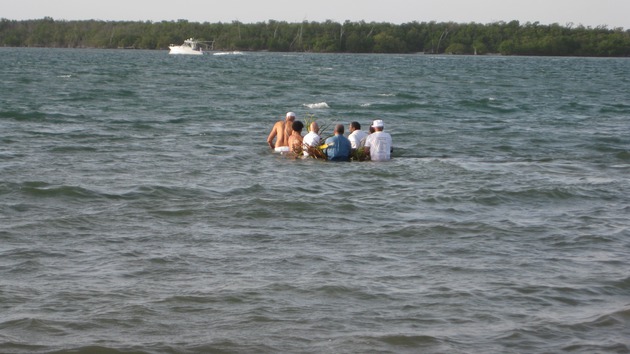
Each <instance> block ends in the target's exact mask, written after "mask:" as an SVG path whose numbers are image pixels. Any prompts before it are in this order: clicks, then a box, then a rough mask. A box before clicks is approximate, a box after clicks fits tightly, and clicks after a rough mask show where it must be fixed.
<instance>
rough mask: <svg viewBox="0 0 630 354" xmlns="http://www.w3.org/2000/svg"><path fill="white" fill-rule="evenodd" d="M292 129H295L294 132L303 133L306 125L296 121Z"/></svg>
mask: <svg viewBox="0 0 630 354" xmlns="http://www.w3.org/2000/svg"><path fill="white" fill-rule="evenodd" d="M291 128H292V129H293V131H296V132H298V133H302V129H304V123H302V122H300V121H299V120H296V121H295V122H293V124H292V125H291Z"/></svg>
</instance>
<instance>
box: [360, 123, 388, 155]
mask: <svg viewBox="0 0 630 354" xmlns="http://www.w3.org/2000/svg"><path fill="white" fill-rule="evenodd" d="M384 126H385V125H384V124H383V121H382V120H380V119H377V120H375V121H374V122H373V123H372V127H373V128H374V133H372V134H370V135H368V137H367V138H366V139H365V152H366V154H368V155H370V160H372V161H387V160H389V159H390V158H391V153H392V150H393V149H392V136H391V135H389V133H386V132H384V131H383V129H384Z"/></svg>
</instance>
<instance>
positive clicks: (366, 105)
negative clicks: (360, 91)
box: [361, 103, 372, 107]
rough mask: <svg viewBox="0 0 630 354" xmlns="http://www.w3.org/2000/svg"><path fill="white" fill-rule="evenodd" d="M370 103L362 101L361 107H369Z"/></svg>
mask: <svg viewBox="0 0 630 354" xmlns="http://www.w3.org/2000/svg"><path fill="white" fill-rule="evenodd" d="M371 106H372V104H371V103H362V104H361V107H371Z"/></svg>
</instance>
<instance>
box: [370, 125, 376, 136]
mask: <svg viewBox="0 0 630 354" xmlns="http://www.w3.org/2000/svg"><path fill="white" fill-rule="evenodd" d="M369 131H370V134H372V133H374V132H375V131H376V130H374V127H373V126H371V125H370V128H369Z"/></svg>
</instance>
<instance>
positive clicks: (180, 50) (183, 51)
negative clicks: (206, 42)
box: [168, 45, 203, 55]
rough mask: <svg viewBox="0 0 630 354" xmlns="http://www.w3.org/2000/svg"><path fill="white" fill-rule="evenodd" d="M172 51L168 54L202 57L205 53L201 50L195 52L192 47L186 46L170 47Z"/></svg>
mask: <svg viewBox="0 0 630 354" xmlns="http://www.w3.org/2000/svg"><path fill="white" fill-rule="evenodd" d="M168 48H169V49H170V50H171V51H170V52H169V53H168V54H176V55H202V54H203V52H202V51H201V50H195V49H192V48H190V47H185V46H179V45H176V46H169V47H168Z"/></svg>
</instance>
